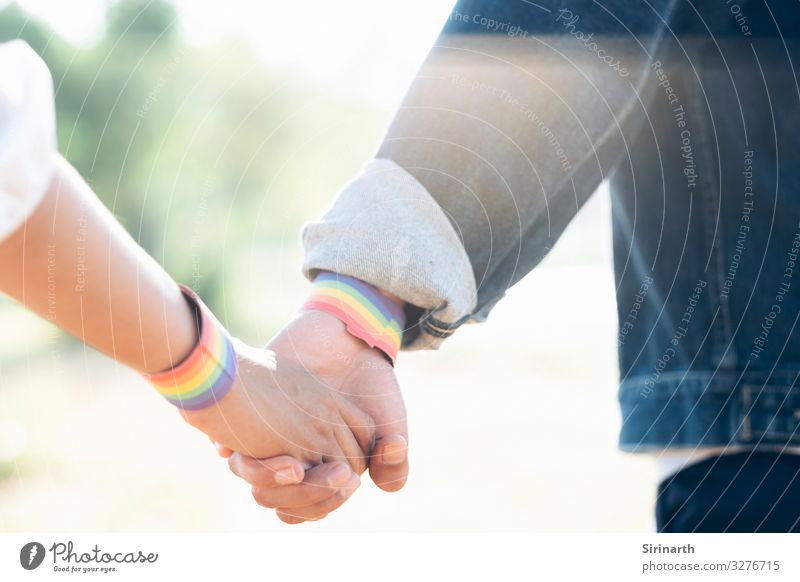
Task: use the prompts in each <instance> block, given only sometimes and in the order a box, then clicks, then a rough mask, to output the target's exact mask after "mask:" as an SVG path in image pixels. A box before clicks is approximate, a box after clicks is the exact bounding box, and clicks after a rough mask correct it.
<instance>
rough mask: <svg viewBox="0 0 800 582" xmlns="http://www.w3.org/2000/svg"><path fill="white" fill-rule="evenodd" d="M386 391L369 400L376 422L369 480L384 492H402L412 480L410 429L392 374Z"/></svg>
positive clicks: (381, 390)
mask: <svg viewBox="0 0 800 582" xmlns="http://www.w3.org/2000/svg"><path fill="white" fill-rule="evenodd" d="M383 380H385V381H383V382H379V383H380V384H382V387H381V388H382V389H380V390H379V391H378V394H377V395H376V397H373V398H371V399H369V404H368V405H367V406H368V409H367V412H369V414H370V416H371V417H372V419H373V421H374V422H375V447H374V448H373V449H372V452H371V454H370V462H369V476H370V477H371V478H372V480H373V481H374V482H375V484H376V485H377V486H378V487H380V488H381V489H383V490H384V491H399V490H400V489H402V488H403V486H404V485H405V484H406V479H407V478H408V425H407V421H406V407H405V404H404V403H403V396H402V394H401V393H400V388H399V386H398V385H397V380H396V379H395V377H394V372H390V374H389V375H388V377H385V378H383Z"/></svg>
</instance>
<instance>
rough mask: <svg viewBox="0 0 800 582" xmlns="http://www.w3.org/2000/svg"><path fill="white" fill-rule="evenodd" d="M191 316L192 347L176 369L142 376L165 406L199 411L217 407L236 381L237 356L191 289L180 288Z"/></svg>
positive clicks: (224, 333) (231, 344)
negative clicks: (193, 330) (215, 405)
mask: <svg viewBox="0 0 800 582" xmlns="http://www.w3.org/2000/svg"><path fill="white" fill-rule="evenodd" d="M181 293H182V295H183V297H184V301H185V303H186V304H187V305H189V306H190V307H191V310H192V312H193V319H194V325H195V328H196V335H197V337H198V339H197V341H196V344H195V346H194V347H193V348H192V350H191V351H190V352H189V354H188V355H187V356H186V357H185V359H183V360H182V361H180V362H179V363H178V364H177V365H175V366H172V367H170V368H168V369H166V370H164V371H162V372H158V373H155V374H144V376H145V378H147V379H148V380H149V381H150V383H151V384H153V386H154V387H155V388H156V390H158V392H159V393H160V394H161V395H162V396H164V397H165V398H166V399H167V401H168V402H170V403H171V404H173V405H175V406H177V407H178V408H181V409H182V410H201V409H205V408H208V407H210V406H212V405H213V404H215V403H218V402H219V401H220V400H222V398H223V397H224V396H225V395H226V394H227V393H228V392H229V391H230V389H231V388H232V387H233V384H234V383H235V381H236V370H237V356H236V351H235V350H234V347H233V340H232V339H231V337H230V336H229V335H228V332H227V331H226V330H225V328H224V327H223V326H222V324H220V323H219V321H217V319H216V318H215V317H214V315H213V314H212V313H211V311H209V309H208V308H207V307H206V306H205V305H204V304H203V302H202V301H201V300H200V298H199V297H198V296H197V294H196V293H194V292H193V291H192V290H191V289H189V288H188V287H185V286H181Z"/></svg>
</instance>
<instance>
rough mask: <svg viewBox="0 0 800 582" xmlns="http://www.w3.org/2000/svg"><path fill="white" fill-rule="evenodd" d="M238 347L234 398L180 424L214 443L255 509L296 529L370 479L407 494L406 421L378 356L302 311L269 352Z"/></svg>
mask: <svg viewBox="0 0 800 582" xmlns="http://www.w3.org/2000/svg"><path fill="white" fill-rule="evenodd" d="M234 344H235V345H236V351H237V357H238V361H239V366H238V374H237V380H236V383H235V384H234V386H233V388H232V389H231V390H230V392H229V393H228V394H227V395H226V396H225V397H224V398H223V399H222V400H221V401H220V402H219V404H218V405H213V406H209V407H207V408H204V409H202V410H198V411H184V412H183V415H184V418H185V419H186V420H187V421H188V422H189V423H190V424H192V425H193V426H195V427H196V428H198V429H200V430H202V431H203V432H205V433H206V434H208V435H209V436H210V437H211V438H212V439H213V440H214V441H215V442H216V443H217V446H218V448H219V451H220V454H221V455H223V456H227V457H228V463H229V465H230V468H231V470H232V471H233V472H234V473H235V474H236V475H238V476H239V477H241V478H242V479H244V480H245V481H247V482H249V483H250V484H251V485H252V493H253V497H254V499H255V500H256V502H257V503H258V504H260V505H262V506H265V507H270V508H275V509H276V513H277V515H278V517H279V518H280V519H281V520H283V521H284V522H286V523H292V524H294V523H300V522H303V521H306V520H316V519H320V518H322V517H324V516H326V515H327V514H328V513H330V512H331V511H333V510H335V509H336V508H338V507H339V506H340V505H342V504H343V503H344V502H345V501H346V500H347V499H348V498H349V497H350V496H351V495H352V494H353V492H354V491H355V490H356V489H357V488H358V486H359V485H360V483H361V478H360V475H361V474H362V473H364V472H365V471H367V469H368V470H369V474H370V477H371V478H372V480H373V481H374V482H375V484H376V485H377V486H378V487H380V488H381V489H383V490H385V491H397V490H398V489H400V488H402V487H403V485H404V484H405V480H406V475H407V473H408V457H407V437H408V433H407V427H406V412H405V407H404V405H403V399H402V396H401V394H400V389H399V386H398V384H397V380H396V378H395V373H394V368H393V366H392V364H391V362H390V361H389V360H388V359H387V357H386V356H385V354H384V353H383V352H382V351H381V350H380V349H379V348H376V347H370V346H369V345H368V344H367V343H365V342H364V341H363V340H362V339H359V338H357V337H355V336H353V335H352V334H351V333H349V332H348V331H347V330H346V327H345V324H344V323H343V322H342V320H340V319H338V318H337V317H335V316H334V315H331V314H330V313H326V312H324V311H318V310H314V309H304V310H302V311H300V312H299V313H298V315H297V316H296V317H295V318H294V319H292V321H290V322H289V323H288V324H287V325H286V326H285V327H284V328H283V329H282V330H281V331H280V333H278V335H277V336H276V337H275V338H274V339H273V340H272V341H270V343H269V344H268V346H267V349H266V350H260V349H255V348H251V347H249V346H245V345H244V344H241V343H239V342H234ZM273 354H274V355H273Z"/></svg>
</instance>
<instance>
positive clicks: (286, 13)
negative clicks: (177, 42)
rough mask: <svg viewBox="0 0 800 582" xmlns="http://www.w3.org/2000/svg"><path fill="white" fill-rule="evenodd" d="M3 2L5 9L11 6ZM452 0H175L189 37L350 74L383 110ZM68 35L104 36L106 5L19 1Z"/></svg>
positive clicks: (102, 0) (104, 1) (319, 73)
mask: <svg viewBox="0 0 800 582" xmlns="http://www.w3.org/2000/svg"><path fill="white" fill-rule="evenodd" d="M7 3H8V2H7V0H0V6H3V5H5V4H7ZM454 3H455V1H454V0H402V1H397V0H338V1H335V2H334V1H331V0H308V1H305V2H303V1H296V2H287V1H278V0H267V1H265V2H253V0H225V1H224V2H210V1H198V0H173V4H174V5H175V6H176V7H177V8H178V10H179V14H180V18H181V23H182V27H183V30H184V33H185V36H186V37H187V39H188V40H189V41H190V42H192V43H195V44H206V43H209V42H213V41H214V40H216V39H219V38H220V37H221V36H225V35H230V34H234V35H239V36H242V37H244V38H246V39H248V40H249V41H250V42H251V43H252V44H253V45H254V46H256V47H257V48H258V49H259V51H260V52H261V53H262V54H263V55H264V59H265V60H266V61H269V62H272V63H276V64H280V65H289V66H295V67H298V68H300V69H302V70H304V71H307V72H308V73H310V74H312V75H314V76H316V77H318V78H321V79H323V80H330V81H333V80H336V79H341V78H342V77H343V76H344V75H346V76H347V78H349V79H350V80H351V88H353V87H354V88H355V89H356V90H357V91H358V92H359V93H361V94H363V95H364V96H366V97H369V98H371V99H375V100H377V101H379V102H381V103H383V104H384V105H391V104H393V103H394V102H396V100H397V99H399V96H400V94H402V92H403V90H404V88H405V87H406V86H407V84H408V82H409V80H410V78H411V76H412V75H413V74H414V72H415V71H416V69H417V67H418V65H419V63H420V61H421V60H422V58H423V57H424V56H425V54H426V52H427V50H428V48H429V47H430V45H431V44H432V43H433V41H434V39H435V38H436V34H437V32H438V31H439V29H440V28H441V26H442V23H443V22H444V20H445V19H446V18H447V14H448V13H449V10H450V8H451V7H452V5H453V4H454ZM19 4H20V5H21V6H22V7H23V8H25V9H26V10H27V11H29V12H30V13H32V14H35V15H37V16H39V17H40V18H42V19H44V20H45V21H47V23H48V24H49V25H50V26H52V27H53V28H54V29H55V30H56V31H57V32H58V33H59V34H61V35H62V36H64V37H65V38H67V39H69V40H71V41H73V42H76V43H79V44H86V43H91V42H92V41H93V40H96V39H97V38H98V37H99V36H100V34H102V30H103V25H104V14H105V9H106V6H107V5H108V0H69V1H65V0H19Z"/></svg>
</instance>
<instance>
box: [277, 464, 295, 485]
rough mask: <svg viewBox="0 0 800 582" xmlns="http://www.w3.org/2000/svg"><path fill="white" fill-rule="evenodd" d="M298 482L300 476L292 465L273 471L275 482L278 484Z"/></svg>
mask: <svg viewBox="0 0 800 582" xmlns="http://www.w3.org/2000/svg"><path fill="white" fill-rule="evenodd" d="M299 482H300V476H299V475H298V474H297V473H296V472H295V470H294V467H286V468H285V469H281V470H280V471H275V483H277V484H278V485H292V484H293V483H299Z"/></svg>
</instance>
